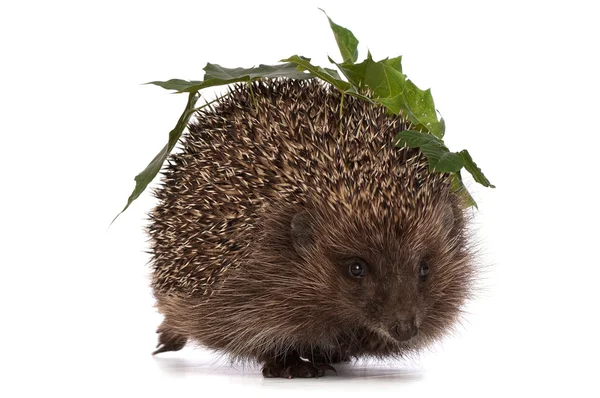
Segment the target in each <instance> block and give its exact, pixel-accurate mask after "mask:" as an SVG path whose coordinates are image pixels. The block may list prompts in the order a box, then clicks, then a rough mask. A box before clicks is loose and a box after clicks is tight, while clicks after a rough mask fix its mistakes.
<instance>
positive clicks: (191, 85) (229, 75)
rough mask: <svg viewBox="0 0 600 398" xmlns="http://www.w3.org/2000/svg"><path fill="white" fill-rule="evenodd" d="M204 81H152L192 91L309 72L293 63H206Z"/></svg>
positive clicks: (304, 75)
mask: <svg viewBox="0 0 600 398" xmlns="http://www.w3.org/2000/svg"><path fill="white" fill-rule="evenodd" d="M204 72H205V73H204V81H201V80H191V81H187V80H181V79H171V80H167V81H165V82H163V81H154V82H149V83H147V84H154V85H157V86H160V87H162V88H165V89H167V90H175V91H177V92H180V93H182V92H189V93H193V92H196V91H200V90H202V89H204V88H207V87H214V86H223V85H226V84H231V83H238V82H250V81H253V80H257V79H262V78H277V77H287V78H290V79H310V78H312V77H314V76H313V75H311V74H310V73H306V72H301V71H299V70H298V68H297V67H296V65H295V64H293V63H286V64H281V65H259V66H257V67H253V68H225V67H223V66H220V65H217V64H211V63H207V64H206V66H205V67H204Z"/></svg>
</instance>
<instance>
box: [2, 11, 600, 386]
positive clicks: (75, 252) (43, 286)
mask: <svg viewBox="0 0 600 398" xmlns="http://www.w3.org/2000/svg"><path fill="white" fill-rule="evenodd" d="M389 3H390V4H389V5H386V4H385V3H384V2H382V1H375V0H369V1H366V2H363V3H356V4H352V3H351V2H343V3H342V2H335V3H334V2H332V1H323V0H321V1H313V0H306V1H303V2H293V3H292V2H284V1H278V2H270V3H268V2H263V1H248V2H243V3H242V2H240V3H236V2H230V1H220V2H202V1H199V0H198V1H194V2H178V1H171V2H164V3H163V2H153V1H144V2H124V1H119V2H116V1H102V2H65V1H47V2H46V1H44V2H42V1H39V2H35V1H22V2H18V3H17V2H2V5H0V46H1V47H0V51H1V52H0V78H1V79H2V83H1V86H0V134H1V141H0V142H1V144H0V145H1V146H0V148H1V156H2V157H1V160H2V167H1V169H0V170H1V171H0V173H1V175H2V178H1V180H0V211H1V214H2V215H1V221H0V224H1V225H2V227H1V229H0V231H1V233H2V239H1V240H0V242H1V243H0V245H1V251H0V256H1V257H0V264H1V265H0V267H1V268H0V282H1V288H0V305H1V306H2V307H1V318H0V319H1V320H0V322H1V327H0V334H1V336H0V337H1V344H2V349H1V351H0V358H1V359H0V367H1V368H2V369H1V370H0V380H1V382H0V395H1V396H3V397H13V396H41V395H47V396H78V397H81V396H130V397H131V396H140V397H151V396H159V395H160V396H166V395H167V394H169V395H168V396H171V397H177V396H203V397H211V396H214V395H219V396H229V395H230V393H235V394H243V395H242V396H254V395H261V396H262V395H272V396H290V395H299V394H306V393H308V394H311V395H314V394H316V395H321V394H323V395H325V394H327V395H330V394H332V393H337V392H339V393H344V394H356V395H358V396H366V395H370V396H373V395H390V396H404V397H406V396H434V395H435V396H439V395H441V394H443V395H444V396H459V395H460V396H477V397H482V396H506V395H508V394H510V395H512V396H529V395H532V396H547V395H548V394H550V393H552V394H553V393H558V394H567V393H568V394H572V396H577V397H580V396H581V397H583V396H599V395H600V392H599V391H600V387H599V386H598V382H597V378H598V373H599V372H598V371H599V368H600V366H599V365H598V354H600V350H599V343H598V340H599V335H600V328H599V326H598V304H599V302H600V297H599V294H598V290H599V287H598V284H599V277H600V271H599V270H600V261H599V260H598V246H599V242H598V240H599V239H598V238H599V235H600V234H599V233H598V225H599V223H600V218H599V215H598V163H599V162H598V155H597V153H598V148H599V144H600V140H599V138H598V135H599V133H600V131H599V127H598V125H599V122H598V119H599V117H598V109H599V105H600V103H599V102H600V101H599V100H598V93H599V89H600V84H599V83H600V79H599V78H598V74H599V73H600V72H599V71H600V62H599V55H598V54H599V42H598V38H599V37H600V28H599V27H598V26H599V24H598V15H599V14H598V11H597V10H596V9H595V6H596V5H595V2H593V1H589V2H581V1H564V2H552V1H544V2H531V1H530V2H526V1H519V2H507V1H502V2H494V3H492V2H482V1H473V2H457V1H443V2H430V1H412V2H408V1H394V2H389ZM17 4H18V5H17ZM392 4H393V5H392ZM317 7H323V8H325V9H326V10H327V11H328V13H329V15H330V16H331V17H332V19H333V20H334V21H336V22H337V23H339V24H341V25H343V26H347V27H349V28H351V29H352V30H353V32H354V33H355V35H356V36H357V37H358V39H359V40H360V42H361V44H360V47H359V49H360V50H361V52H362V53H361V59H362V57H363V56H364V55H365V54H366V49H367V46H368V48H369V49H370V50H371V52H372V53H373V56H374V57H375V58H376V59H380V58H383V57H385V56H396V55H400V54H401V55H403V56H404V58H403V64H404V71H405V72H406V73H407V74H408V76H409V77H410V78H411V79H412V80H413V81H414V82H415V83H416V84H417V85H418V86H420V87H422V88H427V87H432V92H433V95H434V98H435V100H436V106H437V108H438V109H440V111H441V112H442V114H443V116H444V118H445V119H446V123H447V141H446V142H447V144H448V145H449V147H450V148H451V149H452V150H460V149H463V148H468V149H469V150H470V152H471V154H472V155H473V157H474V159H475V160H476V161H477V162H478V164H479V165H480V166H481V167H482V169H483V170H484V172H486V174H487V176H488V177H489V178H490V179H491V180H492V182H493V183H495V184H496V185H497V187H498V188H497V189H495V190H491V189H485V188H482V187H480V186H477V185H476V184H474V183H471V184H470V187H471V190H472V192H473V194H474V196H475V197H476V199H477V201H478V202H479V208H480V210H479V211H478V212H477V213H476V218H475V223H474V227H475V228H476V229H477V231H478V238H479V241H480V247H481V263H482V264H483V265H485V266H486V267H487V271H486V273H485V279H484V280H483V286H484V288H483V290H482V291H481V293H480V295H479V298H478V299H477V300H476V301H475V302H474V303H473V304H472V305H471V307H470V313H471V315H470V316H468V317H467V320H466V321H465V323H464V326H463V327H462V328H460V331H459V333H457V334H456V335H454V336H450V337H449V338H448V339H446V340H445V341H444V342H443V344H441V345H439V346H437V347H434V348H433V349H432V350H431V351H429V352H425V353H423V355H421V356H420V357H418V358H415V359H413V360H411V361H407V362H403V363H379V364H372V363H370V364H356V365H353V366H352V365H346V366H339V367H338V370H339V375H338V376H328V377H326V378H323V379H318V380H292V381H287V380H264V379H262V377H261V376H260V372H259V371H260V370H259V369H257V368H252V367H239V366H237V367H231V366H229V365H228V364H227V362H226V361H219V360H218V357H217V356H215V355H213V354H211V353H209V352H207V351H204V350H202V349H193V348H191V347H186V348H185V349H184V350H183V351H181V352H178V353H169V354H165V355H163V356H162V357H157V358H153V357H151V356H150V352H151V351H152V349H153V347H154V345H155V343H156V340H155V339H156V336H155V334H154V330H155V328H156V326H157V325H158V324H159V323H160V319H161V318H160V315H158V314H157V313H156V312H155V310H154V309H153V301H152V297H151V294H150V289H149V287H148V284H149V283H148V267H147V261H148V259H149V256H148V255H147V254H146V253H145V252H144V251H145V250H146V249H147V242H146V239H147V238H146V236H145V235H144V233H143V226H145V225H146V219H145V217H146V216H145V215H146V213H147V212H148V211H149V210H150V209H151V207H152V205H153V203H154V201H153V199H152V198H151V197H150V195H148V194H147V193H145V194H144V195H143V196H142V197H141V198H140V199H139V200H138V201H137V202H135V203H134V205H133V206H132V207H131V208H130V209H129V210H128V211H127V212H126V213H124V214H123V215H122V216H121V217H120V218H119V219H118V220H117V221H116V222H115V223H114V224H113V225H112V227H110V228H109V223H110V221H111V220H112V218H113V217H114V216H115V215H116V214H117V213H118V211H119V210H120V209H121V208H122V206H123V205H124V204H125V200H126V198H127V197H128V195H129V193H130V191H131V190H132V189H133V177H134V176H135V175H136V174H137V173H138V172H139V171H141V170H142V169H143V168H144V167H145V166H146V164H147V163H148V162H149V161H150V160H151V159H152V157H153V156H154V155H155V153H156V152H157V151H158V150H159V149H160V148H162V146H163V145H164V143H165V142H166V137H167V133H168V131H169V130H170V129H171V128H172V126H173V125H174V123H175V121H176V119H177V118H178V116H179V114H180V112H181V110H182V109H183V106H184V103H185V100H186V98H185V96H182V95H171V94H168V93H167V92H166V91H164V90H162V89H160V88H158V87H154V86H143V85H140V83H144V82H147V81H151V80H167V79H169V78H183V79H201V78H202V70H201V68H202V67H203V66H204V64H205V63H206V62H214V63H219V64H222V65H224V66H229V67H235V66H244V67H250V66H252V65H257V64H259V63H275V62H277V61H278V60H279V59H281V58H284V57H288V56H290V55H292V54H301V55H304V56H308V57H313V61H314V62H315V63H317V64H321V65H323V66H327V59H326V55H327V54H330V55H332V56H333V57H338V53H337V47H336V44H335V41H334V39H333V36H332V34H331V33H330V31H329V28H328V25H327V23H326V19H325V17H324V16H323V14H322V13H321V12H320V11H318V10H317ZM208 97H210V93H208ZM2 390H4V391H2Z"/></svg>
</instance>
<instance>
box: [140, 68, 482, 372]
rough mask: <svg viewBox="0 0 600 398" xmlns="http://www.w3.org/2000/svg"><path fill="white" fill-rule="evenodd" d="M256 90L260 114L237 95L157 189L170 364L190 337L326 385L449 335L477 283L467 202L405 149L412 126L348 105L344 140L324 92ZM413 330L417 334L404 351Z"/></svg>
mask: <svg viewBox="0 0 600 398" xmlns="http://www.w3.org/2000/svg"><path fill="white" fill-rule="evenodd" d="M253 93H254V96H255V100H256V107H255V106H254V103H253V100H252V96H251V94H250V92H249V90H248V86H247V85H239V86H236V87H235V88H234V89H233V91H232V92H231V93H230V95H229V96H227V97H225V98H224V99H223V100H221V101H220V102H219V103H218V105H217V106H216V107H215V108H213V109H210V110H208V111H205V112H202V113H200V114H199V115H198V118H197V121H196V122H195V123H194V124H192V125H191V126H190V131H189V133H188V134H187V135H186V136H185V137H184V140H183V150H182V151H181V153H178V154H175V155H172V156H171V158H170V161H169V166H168V167H167V169H166V171H165V173H164V178H163V185H162V187H160V188H159V189H158V190H157V191H156V196H157V197H158V199H159V200H160V204H159V205H158V206H157V207H156V209H154V211H153V212H152V213H151V215H150V216H151V225H150V227H149V233H150V236H151V238H152V254H153V260H152V263H153V270H154V273H153V288H154V292H155V296H156V299H157V305H158V309H159V311H160V312H161V313H162V314H164V316H165V319H164V322H163V325H161V328H160V329H159V332H161V335H160V339H159V344H160V347H159V349H158V350H157V351H158V352H162V351H167V350H177V349H180V348H181V347H182V346H183V344H185V341H186V340H188V339H192V340H195V341H196V342H198V343H200V344H202V345H204V346H206V347H209V348H213V349H217V350H220V351H222V352H224V353H226V354H228V355H229V356H231V357H232V358H234V359H247V360H256V361H259V362H262V363H264V364H265V370H264V372H263V373H264V374H265V376H285V377H294V376H297V377H314V376H320V375H322V374H323V373H324V371H325V370H326V368H323V367H319V366H317V363H321V362H325V363H329V362H338V361H341V360H346V359H349V358H353V357H361V356H376V357H387V356H402V355H404V354H406V353H408V352H411V351H414V350H417V349H419V348H421V347H424V346H425V345H427V344H429V343H430V342H432V341H434V340H435V339H437V338H439V337H440V336H441V335H442V334H443V333H444V332H447V331H448V330H449V329H451V328H452V327H453V325H454V324H455V322H456V320H457V318H458V316H459V315H460V311H461V307H462V306H463V304H464V302H465V300H466V299H467V298H468V296H469V294H470V291H471V282H472V280H473V277H474V270H473V267H472V265H471V256H470V252H469V246H468V242H467V239H466V232H465V228H466V226H465V217H464V210H463V205H462V203H461V201H460V197H459V195H457V193H456V192H453V191H452V190H451V189H450V181H449V176H448V175H444V174H439V173H433V174H431V173H429V172H428V169H427V164H426V161H425V159H424V158H423V156H422V155H421V154H420V152H419V151H416V150H413V149H407V148H394V147H393V145H392V140H393V138H394V136H395V134H396V133H397V132H398V131H400V130H402V129H406V128H408V127H410V126H409V123H408V122H407V121H406V120H404V119H402V118H394V117H391V116H388V115H386V114H385V112H384V110H383V109H381V108H378V107H375V106H373V105H371V104H368V103H366V102H364V101H360V100H355V99H354V98H348V97H346V98H345V104H344V109H343V119H342V128H341V132H340V116H339V105H340V94H339V93H338V92H336V91H334V90H332V89H330V88H329V87H326V86H324V85H322V84H320V83H318V82H316V81H302V82H299V81H291V80H276V81H266V82H257V83H254V84H253ZM357 258H360V259H361V261H363V262H364V263H365V264H366V269H367V273H366V275H365V276H364V277H361V278H356V277H353V276H352V275H350V273H349V271H348V269H349V268H348V265H349V264H352V263H353V262H355V261H356V260H355V259H357ZM425 263H426V264H427V265H428V266H429V274H428V275H427V277H426V279H425V280H424V281H422V280H421V279H420V278H419V267H420V265H422V264H425ZM409 320H410V322H411V325H414V326H415V327H417V328H418V335H416V336H415V337H413V338H410V339H408V340H406V339H398V338H397V337H396V338H394V332H393V331H394V330H397V329H394V327H397V325H405V324H406V322H409ZM411 330H412V329H411ZM300 358H305V359H308V362H306V361H303V360H302V359H300Z"/></svg>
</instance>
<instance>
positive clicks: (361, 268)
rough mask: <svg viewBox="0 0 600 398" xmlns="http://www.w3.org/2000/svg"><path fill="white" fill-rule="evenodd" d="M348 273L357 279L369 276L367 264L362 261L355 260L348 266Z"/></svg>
mask: <svg viewBox="0 0 600 398" xmlns="http://www.w3.org/2000/svg"><path fill="white" fill-rule="evenodd" d="M348 272H350V275H352V276H353V277H355V278H362V277H364V276H365V275H366V274H367V264H365V262H364V261H362V260H360V259H354V260H352V262H351V263H350V265H349V266H348Z"/></svg>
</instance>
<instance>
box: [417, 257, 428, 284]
mask: <svg viewBox="0 0 600 398" xmlns="http://www.w3.org/2000/svg"><path fill="white" fill-rule="evenodd" d="M427 274H429V264H427V262H426V261H421V265H420V266H419V278H421V280H422V281H425V279H427Z"/></svg>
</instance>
